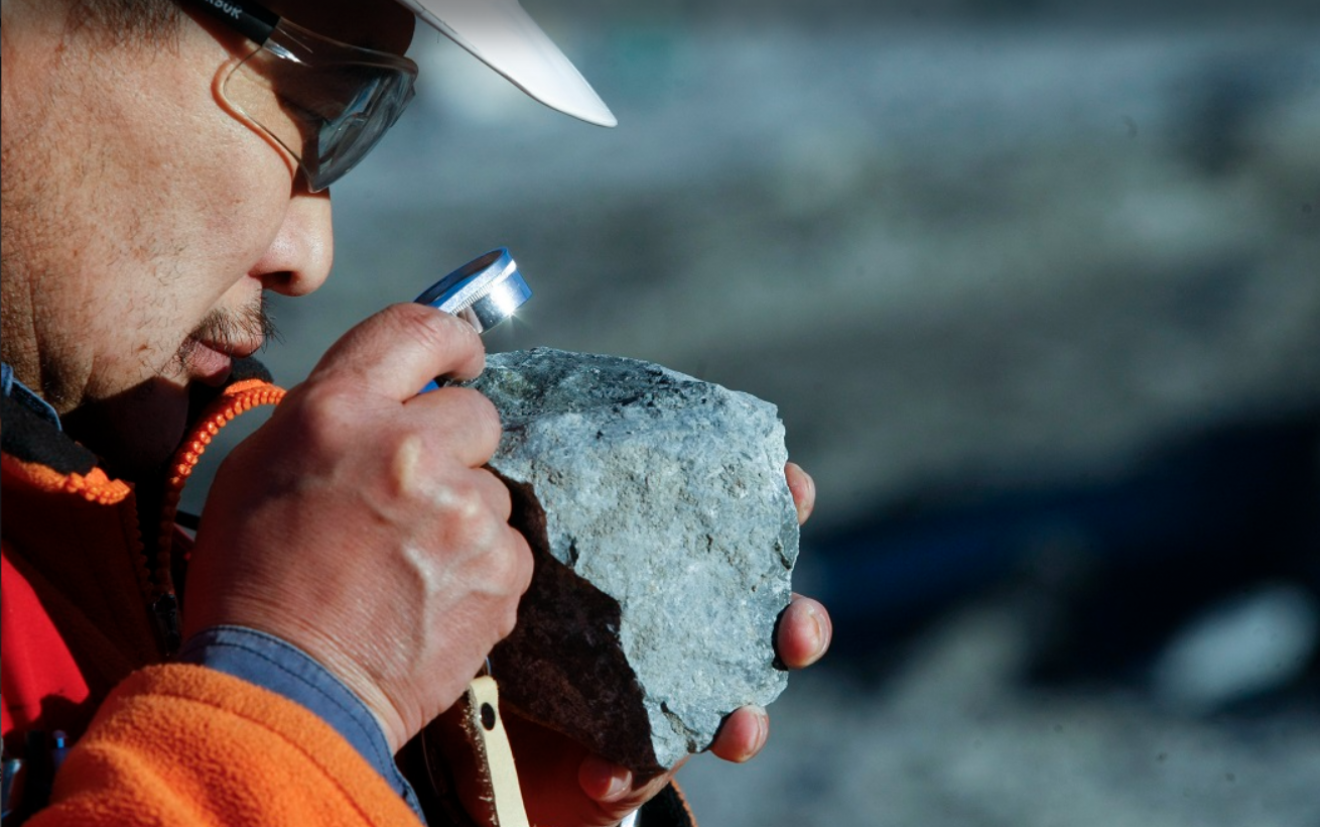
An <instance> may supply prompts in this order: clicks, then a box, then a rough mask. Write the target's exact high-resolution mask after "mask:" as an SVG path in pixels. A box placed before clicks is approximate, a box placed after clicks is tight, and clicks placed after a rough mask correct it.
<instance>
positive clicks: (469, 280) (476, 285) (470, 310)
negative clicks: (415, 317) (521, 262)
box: [414, 247, 532, 393]
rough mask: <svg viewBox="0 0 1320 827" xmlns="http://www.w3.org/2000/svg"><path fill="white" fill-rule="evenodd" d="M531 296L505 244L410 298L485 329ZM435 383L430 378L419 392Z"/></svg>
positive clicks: (505, 317)
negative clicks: (414, 297) (415, 296)
mask: <svg viewBox="0 0 1320 827" xmlns="http://www.w3.org/2000/svg"><path fill="white" fill-rule="evenodd" d="M531 297H532V291H531V288H529V287H528V286H527V282H526V281H525V280H524V279H523V277H522V274H521V273H519V272H518V265H517V263H516V262H514V260H513V256H512V255H510V254H509V250H508V248H506V247H500V248H499V249H498V250H491V251H490V252H489V253H486V254H485V255H484V256H481V257H479V258H476V259H473V260H472V261H469V262H468V263H467V264H464V265H463V266H462V267H460V268H458V269H457V270H455V271H454V272H452V273H450V274H449V275H447V276H445V277H444V278H442V279H440V280H439V281H437V282H436V283H435V284H433V285H431V286H430V287H428V288H426V289H425V290H423V291H422V294H421V295H420V296H418V297H417V298H416V299H414V301H416V302H417V303H418V304H429V305H430V306H431V307H434V308H437V309H439V310H444V311H445V312H447V313H453V314H454V315H455V316H457V317H458V318H460V319H463V320H464V321H466V322H468V323H469V324H471V325H472V326H473V327H474V328H476V330H477V332H478V333H485V332H486V331H487V330H490V329H491V328H492V327H494V326H495V325H497V324H499V323H500V322H502V321H504V320H505V319H507V318H509V317H510V316H512V315H513V313H514V311H515V310H517V309H518V308H519V307H521V306H522V305H523V303H524V302H526V301H527V300H528V299H530V298H531ZM438 387H439V384H437V383H436V382H431V383H430V384H429V385H427V386H426V387H425V388H423V389H422V393H425V392H426V391H432V390H435V389H436V388H438Z"/></svg>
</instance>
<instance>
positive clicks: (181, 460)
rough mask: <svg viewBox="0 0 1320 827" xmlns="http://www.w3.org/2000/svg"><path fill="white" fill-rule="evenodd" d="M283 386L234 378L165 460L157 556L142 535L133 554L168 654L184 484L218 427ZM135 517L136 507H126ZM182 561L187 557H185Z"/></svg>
mask: <svg viewBox="0 0 1320 827" xmlns="http://www.w3.org/2000/svg"><path fill="white" fill-rule="evenodd" d="M284 394H285V391H284V389H283V388H279V387H276V386H275V385H272V384H270V383H269V382H266V381H264V380H260V379H248V380H245V381H242V382H235V383H234V384H232V385H230V386H229V387H227V388H225V389H224V391H223V392H221V394H220V396H219V397H217V398H216V399H215V400H214V401H212V402H211V403H210V404H209V405H207V407H206V408H205V409H204V410H203V411H202V415H201V416H200V417H199V418H198V420H197V423H196V424H195V425H194V426H193V428H192V430H191V431H190V432H189V434H188V436H187V438H185V439H184V441H183V443H182V445H181V446H180V447H179V449H178V450H177V451H175V452H174V456H173V458H172V459H171V460H170V465H169V472H168V473H169V476H168V477H167V478H166V480H165V491H164V496H163V498H162V501H161V515H160V522H159V524H158V528H157V534H156V559H155V560H154V561H148V560H147V559H146V550H145V548H144V547H143V543H142V540H141V537H140V536H139V537H138V540H137V545H138V555H137V556H138V559H139V561H140V563H141V566H140V567H141V569H142V570H143V573H142V577H144V578H145V586H146V592H145V594H146V598H147V605H148V606H149V607H150V608H151V614H152V617H153V618H154V620H155V623H156V628H157V630H158V631H159V633H160V635H161V642H162V644H163V645H164V647H165V655H166V656H167V657H168V656H170V655H173V654H174V653H175V652H177V651H178V650H179V646H180V645H181V644H182V643H183V641H182V639H181V637H182V633H181V622H180V614H179V609H180V607H179V599H178V596H177V593H176V591H175V584H174V575H173V572H172V568H171V567H172V563H173V549H174V533H175V531H176V530H177V529H176V526H175V522H174V521H175V517H176V516H177V515H178V513H179V501H180V499H181V498H182V497H183V489H184V486H185V485H187V483H188V479H189V477H190V476H191V475H192V472H193V470H194V469H195V468H196V467H197V463H198V462H199V461H200V460H201V458H202V454H204V453H206V449H207V447H208V446H209V445H210V444H211V441H212V440H214V439H215V437H216V435H217V434H218V433H220V429H221V428H223V427H225V426H226V425H228V424H229V423H230V422H232V421H233V420H234V418H235V417H238V416H240V415H242V414H244V413H247V412H248V411H250V410H252V409H253V408H258V407H261V406H262V405H277V404H279V402H280V400H281V399H283V398H284ZM129 513H130V514H132V515H134V519H135V521H136V511H134V510H130V512H129ZM184 562H185V564H186V558H185V561H184Z"/></svg>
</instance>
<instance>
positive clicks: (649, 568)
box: [467, 348, 798, 775]
mask: <svg viewBox="0 0 1320 827" xmlns="http://www.w3.org/2000/svg"><path fill="white" fill-rule="evenodd" d="M467 384H468V385H469V386H470V387H475V388H477V389H479V390H480V391H482V392H483V393H485V394H486V395H487V396H488V397H489V398H490V399H491V401H493V402H494V403H495V406H496V407H497V408H498V409H499V411H500V415H501V419H502V421H503V424H504V436H503V438H502V440H501V442H500V446H499V449H498V450H497V452H496V454H495V456H494V457H493V458H492V459H491V461H490V467H491V468H492V469H493V470H494V471H495V472H496V473H498V474H499V475H500V476H501V477H502V478H503V479H504V480H505V482H506V483H507V484H508V485H509V488H510V490H511V491H513V493H514V502H515V506H514V511H515V513H514V518H513V522H514V524H515V525H516V526H517V527H518V528H520V529H521V530H522V531H523V533H524V535H525V536H526V537H527V540H528V542H529V543H530V544H531V546H532V549H533V552H534V554H535V555H536V570H535V575H534V577H533V582H532V586H531V588H530V589H529V591H528V593H527V595H526V596H525V597H524V598H523V601H522V603H521V606H520V608H519V614H518V625H517V628H516V629H515V631H514V633H513V634H512V635H511V636H510V637H509V638H508V639H507V640H505V641H504V642H502V643H501V644H500V645H499V646H498V647H496V649H495V651H494V652H493V653H492V655H491V660H492V667H493V670H494V674H495V676H496V678H497V679H498V681H499V683H500V692H501V697H502V698H503V699H504V700H505V702H507V703H509V704H511V705H512V706H513V707H515V708H516V709H518V710H519V711H520V712H521V713H522V714H524V715H525V716H527V717H529V718H531V719H532V720H535V721H538V722H540V723H542V724H544V725H547V726H550V727H552V728H554V729H557V730H559V731H560V732H563V733H564V734H566V735H568V736H570V737H571V738H573V739H574V740H576V741H578V742H579V743H581V744H583V745H584V746H587V747H588V748H590V749H592V750H593V751H594V752H595V753H597V754H599V755H601V756H603V757H605V758H608V759H610V760H612V761H614V762H616V763H618V764H622V765H624V766H626V767H629V768H630V769H632V770H633V771H634V772H636V773H640V774H642V775H648V774H651V773H654V772H657V771H659V770H661V769H664V768H668V767H671V766H673V765H674V763H676V762H677V761H678V760H679V759H681V758H683V757H684V756H685V755H687V754H689V753H692V752H697V751H700V750H702V749H705V748H706V747H707V746H709V745H710V743H711V741H712V740H713V738H714V736H715V732H716V730H717V729H718V727H719V725H720V722H721V720H722V719H723V717H724V716H725V715H727V714H728V713H729V712H732V711H733V710H734V709H737V708H738V707H740V706H743V705H745V704H760V705H763V706H764V705H766V704H769V703H770V702H771V701H773V700H774V699H775V698H776V697H778V695H779V693H780V692H781V691H782V690H783V688H784V687H785V685H786V684H787V673H786V672H784V671H783V669H782V668H781V667H780V666H778V665H777V662H776V658H775V653H774V650H773V638H774V631H775V623H776V621H777V618H778V615H779V613H780V611H781V610H782V609H783V608H784V607H785V606H786V605H787V604H788V601H789V596H790V576H791V573H792V569H793V564H794V562H795V561H796V559H797V550H798V526H797V516H796V511H795V508H794V505H793V498H792V495H791V494H790V493H789V490H788V485H787V483H786V482H785V479H784V463H785V462H786V461H787V458H788V455H787V451H786V450H785V448H784V428H783V425H782V424H781V423H780V421H779V419H778V416H777V413H776V410H775V407H774V406H773V405H771V404H769V403H767V402H763V401H761V400H758V399H756V398H755V397H752V396H750V395H748V394H745V393H738V392H734V391H729V390H727V389H725V388H722V387H720V386H718V385H713V384H710V383H707V382H702V381H699V380H697V379H693V378H692V377H689V376H684V375H682V374H679V373H676V372H674V371H670V370H668V369H666V368H663V367H660V366H659V365H654V364H650V363H646V362H639V361H636V360H631V359H623V358H618V357H611V356H596V355H590V354H580V353H568V352H564V351H558V350H551V349H546V348H538V349H536V350H532V351H519V352H514V353H502V354H493V355H491V356H489V357H488V358H487V360H486V370H485V373H483V374H482V376H481V377H480V378H479V379H477V380H476V381H474V382H470V383H467Z"/></svg>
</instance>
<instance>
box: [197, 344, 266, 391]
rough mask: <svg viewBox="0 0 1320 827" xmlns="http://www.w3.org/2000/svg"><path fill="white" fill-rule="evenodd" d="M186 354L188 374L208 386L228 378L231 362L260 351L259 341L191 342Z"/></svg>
mask: <svg viewBox="0 0 1320 827" xmlns="http://www.w3.org/2000/svg"><path fill="white" fill-rule="evenodd" d="M192 345H193V346H192V347H191V348H190V349H189V352H188V360H187V362H188V374H189V375H190V376H191V377H193V378H194V379H197V380H200V381H202V382H205V383H206V384H209V385H218V384H221V383H223V382H224V381H225V379H227V378H228V377H229V372H230V370H231V369H232V368H233V360H235V359H245V358H247V357H248V356H251V355H252V354H254V353H256V352H257V351H258V350H260V349H261V342H260V341H248V342H225V343H220V342H214V341H205V340H200V339H193V340H192Z"/></svg>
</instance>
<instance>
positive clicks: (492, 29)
mask: <svg viewBox="0 0 1320 827" xmlns="http://www.w3.org/2000/svg"><path fill="white" fill-rule="evenodd" d="M398 2H399V3H400V4H402V5H403V6H406V7H407V8H409V9H411V10H412V11H413V13H415V14H416V15H417V17H418V18H420V19H421V20H423V21H425V22H426V23H429V24H430V25H432V26H434V27H435V28H437V29H439V30H440V32H442V33H443V34H444V35H445V36H447V37H449V38H450V39H451V40H453V41H454V42H455V43H457V44H458V45H460V46H462V47H463V48H464V49H467V50H468V51H469V52H471V53H472V54H473V55H474V56H476V57H477V59H479V60H481V61H482V62H483V63H485V64H486V65H487V66H489V67H490V68H492V69H494V70H495V71H497V72H499V73H500V74H501V75H504V77H506V78H508V79H509V81H510V82H511V83H513V85H514V86H517V87H518V88H519V89H521V90H523V91H524V92H526V93H527V94H528V95H531V96H532V97H533V98H535V99H536V100H538V101H540V102H541V103H544V104H545V105H546V106H549V107H550V108H552V109H558V110H559V111H560V112H563V113H565V114H567V115H572V116H573V117H575V118H580V119H582V120H584V121H587V122H588V123H594V124H598V125H600V126H614V125H615V124H617V123H618V120H617V119H616V118H615V117H614V114H613V113H612V112H610V108H609V107H608V106H606V105H605V102H604V101H602V100H601V99H600V96H599V95H597V94H596V92H595V90H594V89H592V88H591V84H589V83H587V81H586V79H585V78H583V77H582V74H581V73H580V72H578V70H577V69H576V68H574V67H573V64H572V63H570V62H569V61H568V58H567V57H565V56H564V53H563V52H561V51H559V47H557V46H555V44H554V43H552V42H551V41H550V38H549V37H547V36H546V34H545V32H544V31H542V30H541V27H540V26H538V25H536V21H534V20H532V18H531V17H530V16H528V14H527V12H526V11H524V10H523V7H522V6H521V5H519V4H518V0H398Z"/></svg>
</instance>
